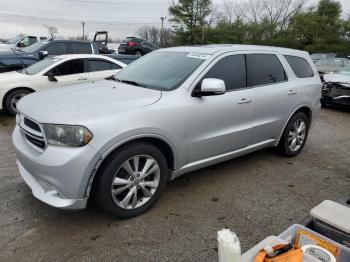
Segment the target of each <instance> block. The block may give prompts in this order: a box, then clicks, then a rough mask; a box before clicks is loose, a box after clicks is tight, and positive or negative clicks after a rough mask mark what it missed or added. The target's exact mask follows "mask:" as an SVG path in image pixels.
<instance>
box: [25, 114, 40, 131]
mask: <svg viewBox="0 0 350 262" xmlns="http://www.w3.org/2000/svg"><path fill="white" fill-rule="evenodd" d="M24 124H25V125H26V126H28V127H30V128H31V129H33V130H35V131H37V132H41V129H40V127H39V125H38V124H37V123H35V122H34V121H32V120H30V119H29V118H26V117H25V118H24Z"/></svg>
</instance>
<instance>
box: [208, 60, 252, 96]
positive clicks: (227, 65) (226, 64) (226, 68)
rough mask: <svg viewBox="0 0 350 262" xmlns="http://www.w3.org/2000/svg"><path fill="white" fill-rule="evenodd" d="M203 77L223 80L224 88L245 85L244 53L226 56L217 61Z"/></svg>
mask: <svg viewBox="0 0 350 262" xmlns="http://www.w3.org/2000/svg"><path fill="white" fill-rule="evenodd" d="M204 78H218V79H222V80H224V82H225V86H226V90H234V89H240V88H244V87H246V69H245V59H244V55H233V56H227V57H224V58H223V59H221V60H220V61H218V62H217V63H216V64H215V65H214V66H213V67H212V68H211V69H210V70H209V71H208V73H206V75H205V76H204V77H203V79H204Z"/></svg>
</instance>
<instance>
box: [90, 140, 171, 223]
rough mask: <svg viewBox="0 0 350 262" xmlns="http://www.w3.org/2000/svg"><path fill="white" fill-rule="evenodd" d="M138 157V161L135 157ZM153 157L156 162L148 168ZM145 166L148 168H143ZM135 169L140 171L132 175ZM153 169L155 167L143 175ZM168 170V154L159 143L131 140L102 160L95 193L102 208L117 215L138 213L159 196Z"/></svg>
mask: <svg viewBox="0 0 350 262" xmlns="http://www.w3.org/2000/svg"><path fill="white" fill-rule="evenodd" d="M137 157H138V159H139V160H138V161H136V160H135V158H137ZM135 161H136V162H137V163H138V164H135ZM152 161H155V162H153V164H152V165H148V166H147V167H149V168H148V169H147V168H145V166H146V165H147V164H146V163H151V162H152ZM128 164H129V165H128ZM136 165H137V166H138V168H137V169H136V168H135V166H136ZM157 167H158V169H157ZM144 168H145V170H146V169H147V170H148V171H147V170H146V172H142V171H143V169H144ZM127 170H129V172H128V171H127ZM135 170H138V171H140V172H137V173H136V172H135V173H133V174H132V175H131V172H132V171H135ZM152 170H155V171H154V172H152V173H150V174H149V175H148V176H145V177H143V175H145V174H147V173H149V172H150V171H152ZM168 174H169V169H168V165H167V161H166V158H165V156H164V155H163V153H162V152H161V151H160V150H159V149H158V148H157V147H155V146H153V145H152V144H149V143H145V142H137V143H132V144H128V145H125V146H123V147H121V148H120V149H118V150H117V151H116V152H114V153H113V154H112V155H111V156H110V157H108V158H107V159H106V161H105V163H103V164H102V166H101V168H100V170H99V171H98V173H97V174H96V181H95V182H94V186H93V197H94V199H95V202H96V204H97V206H98V207H99V208H100V209H102V210H103V211H104V212H106V213H109V214H111V215H113V216H115V217H118V218H131V217H134V216H138V215H140V214H142V213H144V212H145V211H147V210H148V209H150V208H151V207H152V206H153V205H154V203H155V202H156V201H157V200H158V198H159V197H160V195H161V193H162V191H163V190H164V188H165V186H166V184H167V181H168ZM113 182H114V183H113ZM148 185H149V186H148ZM151 185H152V186H151ZM135 191H136V195H135ZM146 193H147V194H146ZM130 195H131V197H130Z"/></svg>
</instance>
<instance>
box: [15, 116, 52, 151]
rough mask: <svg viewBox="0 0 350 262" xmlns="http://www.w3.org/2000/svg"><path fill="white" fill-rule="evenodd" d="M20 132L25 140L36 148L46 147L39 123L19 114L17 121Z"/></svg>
mask: <svg viewBox="0 0 350 262" xmlns="http://www.w3.org/2000/svg"><path fill="white" fill-rule="evenodd" d="M19 126H20V129H21V132H22V133H23V135H24V137H25V138H26V140H27V142H28V143H29V144H31V145H34V146H35V147H36V148H39V149H42V150H44V149H45V148H46V142H45V138H44V134H43V132H42V131H41V128H40V124H39V123H37V122H35V121H33V120H31V119H29V118H27V117H25V116H21V117H20V121H19Z"/></svg>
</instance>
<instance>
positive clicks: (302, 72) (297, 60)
mask: <svg viewBox="0 0 350 262" xmlns="http://www.w3.org/2000/svg"><path fill="white" fill-rule="evenodd" d="M284 57H285V58H286V60H287V62H288V64H289V65H290V67H291V68H292V69H293V72H294V74H295V75H296V76H297V77H299V78H308V77H313V76H314V71H313V70H312V68H311V66H310V64H309V63H308V62H307V61H306V60H305V59H304V58H302V57H297V56H291V55H285V56H284Z"/></svg>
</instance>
